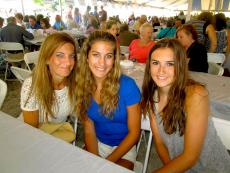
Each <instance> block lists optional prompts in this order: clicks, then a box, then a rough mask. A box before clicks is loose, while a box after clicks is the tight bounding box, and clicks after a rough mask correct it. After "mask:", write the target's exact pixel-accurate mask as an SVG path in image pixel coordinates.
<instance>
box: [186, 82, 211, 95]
mask: <svg viewBox="0 0 230 173" xmlns="http://www.w3.org/2000/svg"><path fill="white" fill-rule="evenodd" d="M186 95H187V96H195V95H198V96H200V97H206V96H208V90H207V89H206V88H205V86H203V85H198V84H195V85H190V86H187V90H186Z"/></svg>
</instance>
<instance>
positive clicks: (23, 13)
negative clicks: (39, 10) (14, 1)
mask: <svg viewBox="0 0 230 173" xmlns="http://www.w3.org/2000/svg"><path fill="white" fill-rule="evenodd" d="M21 5H22V15H23V16H25V10H24V3H23V0H21Z"/></svg>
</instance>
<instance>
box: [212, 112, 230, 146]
mask: <svg viewBox="0 0 230 173" xmlns="http://www.w3.org/2000/svg"><path fill="white" fill-rule="evenodd" d="M212 120H213V123H214V126H215V128H216V131H217V134H218V136H219V137H220V139H221V141H222V143H223V144H224V145H225V147H226V148H227V149H228V150H230V135H229V132H230V121H227V120H224V119H220V118H216V117H212Z"/></svg>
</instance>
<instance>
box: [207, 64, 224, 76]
mask: <svg viewBox="0 0 230 173" xmlns="http://www.w3.org/2000/svg"><path fill="white" fill-rule="evenodd" d="M208 73H209V74H213V75H217V76H222V75H223V74H224V68H223V67H222V66H220V65H218V64H216V63H213V62H208Z"/></svg>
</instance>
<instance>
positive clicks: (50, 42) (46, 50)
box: [25, 32, 77, 117]
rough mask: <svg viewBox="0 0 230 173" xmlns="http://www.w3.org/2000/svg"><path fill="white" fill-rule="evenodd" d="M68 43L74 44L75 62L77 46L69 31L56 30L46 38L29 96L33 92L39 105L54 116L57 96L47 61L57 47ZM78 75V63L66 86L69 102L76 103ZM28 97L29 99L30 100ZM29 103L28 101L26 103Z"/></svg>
mask: <svg viewBox="0 0 230 173" xmlns="http://www.w3.org/2000/svg"><path fill="white" fill-rule="evenodd" d="M66 43H70V44H72V45H73V46H74V53H75V54H76V56H75V63H76V61H77V48H76V45H75V41H74V39H73V38H72V37H71V36H70V35H69V34H67V33H64V32H56V33H53V34H51V35H49V36H47V38H46V39H45V41H44V42H43V43H42V46H41V48H40V51H39V57H38V63H37V65H36V67H35V69H34V71H33V74H32V86H31V90H30V94H29V96H28V99H29V97H31V95H32V93H33V94H34V96H35V98H36V99H37V100H38V103H39V107H40V108H41V109H42V110H43V111H44V113H45V114H46V115H49V116H52V117H53V116H54V113H53V110H52V108H54V105H55V103H56V97H55V92H54V86H53V81H52V75H51V73H50V70H49V66H48V65H47V61H48V60H49V59H50V58H51V56H52V55H53V53H54V52H55V50H56V49H58V48H60V47H61V46H63V45H64V44H66ZM75 75H76V64H75V65H74V67H73V70H72V72H71V73H70V75H69V76H68V77H67V80H66V81H67V83H66V86H67V87H68V95H69V99H70V100H69V103H70V104H71V105H74V104H75V102H74V100H75V96H74V90H75V87H76V81H75ZM28 99H27V101H28ZM25 104H27V102H26V103H25Z"/></svg>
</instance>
